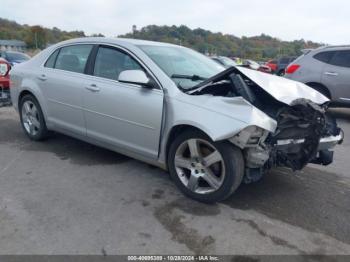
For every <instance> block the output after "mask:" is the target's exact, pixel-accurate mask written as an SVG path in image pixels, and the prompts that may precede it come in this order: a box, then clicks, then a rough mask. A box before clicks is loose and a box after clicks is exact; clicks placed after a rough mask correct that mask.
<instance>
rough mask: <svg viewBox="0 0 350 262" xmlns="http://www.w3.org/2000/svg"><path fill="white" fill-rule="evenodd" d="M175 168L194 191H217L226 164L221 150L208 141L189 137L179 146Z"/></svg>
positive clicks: (184, 182) (203, 192)
mask: <svg viewBox="0 0 350 262" xmlns="http://www.w3.org/2000/svg"><path fill="white" fill-rule="evenodd" d="M174 164H175V170H176V173H177V175H178V177H179V179H180V181H181V182H182V183H183V184H184V185H185V186H186V187H187V188H188V189H189V190H191V191H192V192H195V193H199V194H208V193H212V192H215V191H217V190H218V189H219V188H220V187H221V186H222V184H223V182H224V178H225V164H224V160H223V157H222V155H221V154H220V152H219V151H218V150H217V149H216V148H215V147H214V145H212V144H211V143H209V142H208V141H205V140H203V139H195V138H192V139H188V140H186V141H184V142H183V143H182V144H180V146H179V147H178V148H177V150H176V153H175V160H174Z"/></svg>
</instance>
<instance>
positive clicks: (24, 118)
mask: <svg viewBox="0 0 350 262" xmlns="http://www.w3.org/2000/svg"><path fill="white" fill-rule="evenodd" d="M19 112H20V118H21V124H22V127H23V130H24V132H25V133H26V135H27V136H28V137H29V138H30V139H32V140H36V141H39V140H42V139H44V138H46V137H47V134H48V130H47V128H46V124H45V119H44V115H43V112H42V110H41V107H40V105H39V103H38V101H37V100H36V99H35V98H34V96H32V95H25V96H24V97H23V98H22V99H21V102H20V107H19Z"/></svg>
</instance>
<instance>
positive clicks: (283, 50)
mask: <svg viewBox="0 0 350 262" xmlns="http://www.w3.org/2000/svg"><path fill="white" fill-rule="evenodd" d="M119 37H126V38H136V39H146V40H154V41H161V42H169V43H175V44H181V45H183V46H187V47H191V48H193V49H196V50H198V51H200V52H202V53H209V54H217V55H225V56H237V57H243V58H250V59H255V60H267V59H268V58H275V57H279V56H282V55H291V56H298V55H300V54H301V50H302V49H305V48H316V47H318V46H320V45H321V44H320V43H314V42H311V41H305V40H303V39H301V40H295V41H291V42H288V41H282V40H279V39H277V38H274V37H271V36H268V35H265V34H261V35H260V36H254V37H244V36H243V37H241V38H239V37H236V36H234V35H230V34H222V33H213V32H211V31H208V30H204V29H201V28H197V29H194V30H191V29H190V28H188V27H187V26H184V25H182V26H179V27H177V26H156V25H149V26H146V27H143V28H142V29H140V30H134V31H133V32H132V33H128V34H125V35H120V36H119Z"/></svg>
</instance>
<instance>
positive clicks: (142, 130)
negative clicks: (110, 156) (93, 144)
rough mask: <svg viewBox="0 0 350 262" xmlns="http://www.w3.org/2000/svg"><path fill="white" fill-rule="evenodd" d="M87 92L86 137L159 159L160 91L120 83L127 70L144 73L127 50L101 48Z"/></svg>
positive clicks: (85, 92)
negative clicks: (119, 79) (120, 77)
mask: <svg viewBox="0 0 350 262" xmlns="http://www.w3.org/2000/svg"><path fill="white" fill-rule="evenodd" d="M95 53H96V54H95V57H96V58H95V61H94V62H93V63H92V64H93V65H92V66H91V67H92V68H91V72H90V73H91V74H92V76H91V79H90V81H89V83H88V84H87V86H86V88H85V89H84V92H83V93H84V95H83V100H84V114H85V119H86V128H87V135H88V136H89V137H91V138H94V139H96V140H99V141H102V142H105V143H108V144H110V145H113V146H115V147H118V148H120V149H122V150H125V151H129V152H135V153H138V154H143V155H145V156H147V157H148V158H154V159H155V158H157V156H158V148H159V140H160V130H161V123H162V112H163V92H162V90H161V89H160V88H158V89H157V88H153V89H150V88H145V87H142V86H140V85H135V84H127V83H121V82H119V81H118V77H119V74H120V73H121V72H122V71H124V70H143V71H145V72H147V70H145V68H144V67H143V66H142V65H141V63H140V62H138V61H137V59H136V58H135V57H133V56H132V54H130V53H128V52H127V51H126V50H123V49H119V48H116V47H111V46H99V47H98V50H96V51H95Z"/></svg>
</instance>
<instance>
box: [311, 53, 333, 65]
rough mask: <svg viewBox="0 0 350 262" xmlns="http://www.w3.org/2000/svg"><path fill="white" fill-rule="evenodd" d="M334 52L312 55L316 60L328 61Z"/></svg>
mask: <svg viewBox="0 0 350 262" xmlns="http://www.w3.org/2000/svg"><path fill="white" fill-rule="evenodd" d="M334 53H335V51H326V52H320V53H318V54H316V55H314V56H313V57H314V58H315V59H316V60H318V61H321V62H324V63H328V62H329V60H331V58H332V56H333V55H334Z"/></svg>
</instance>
